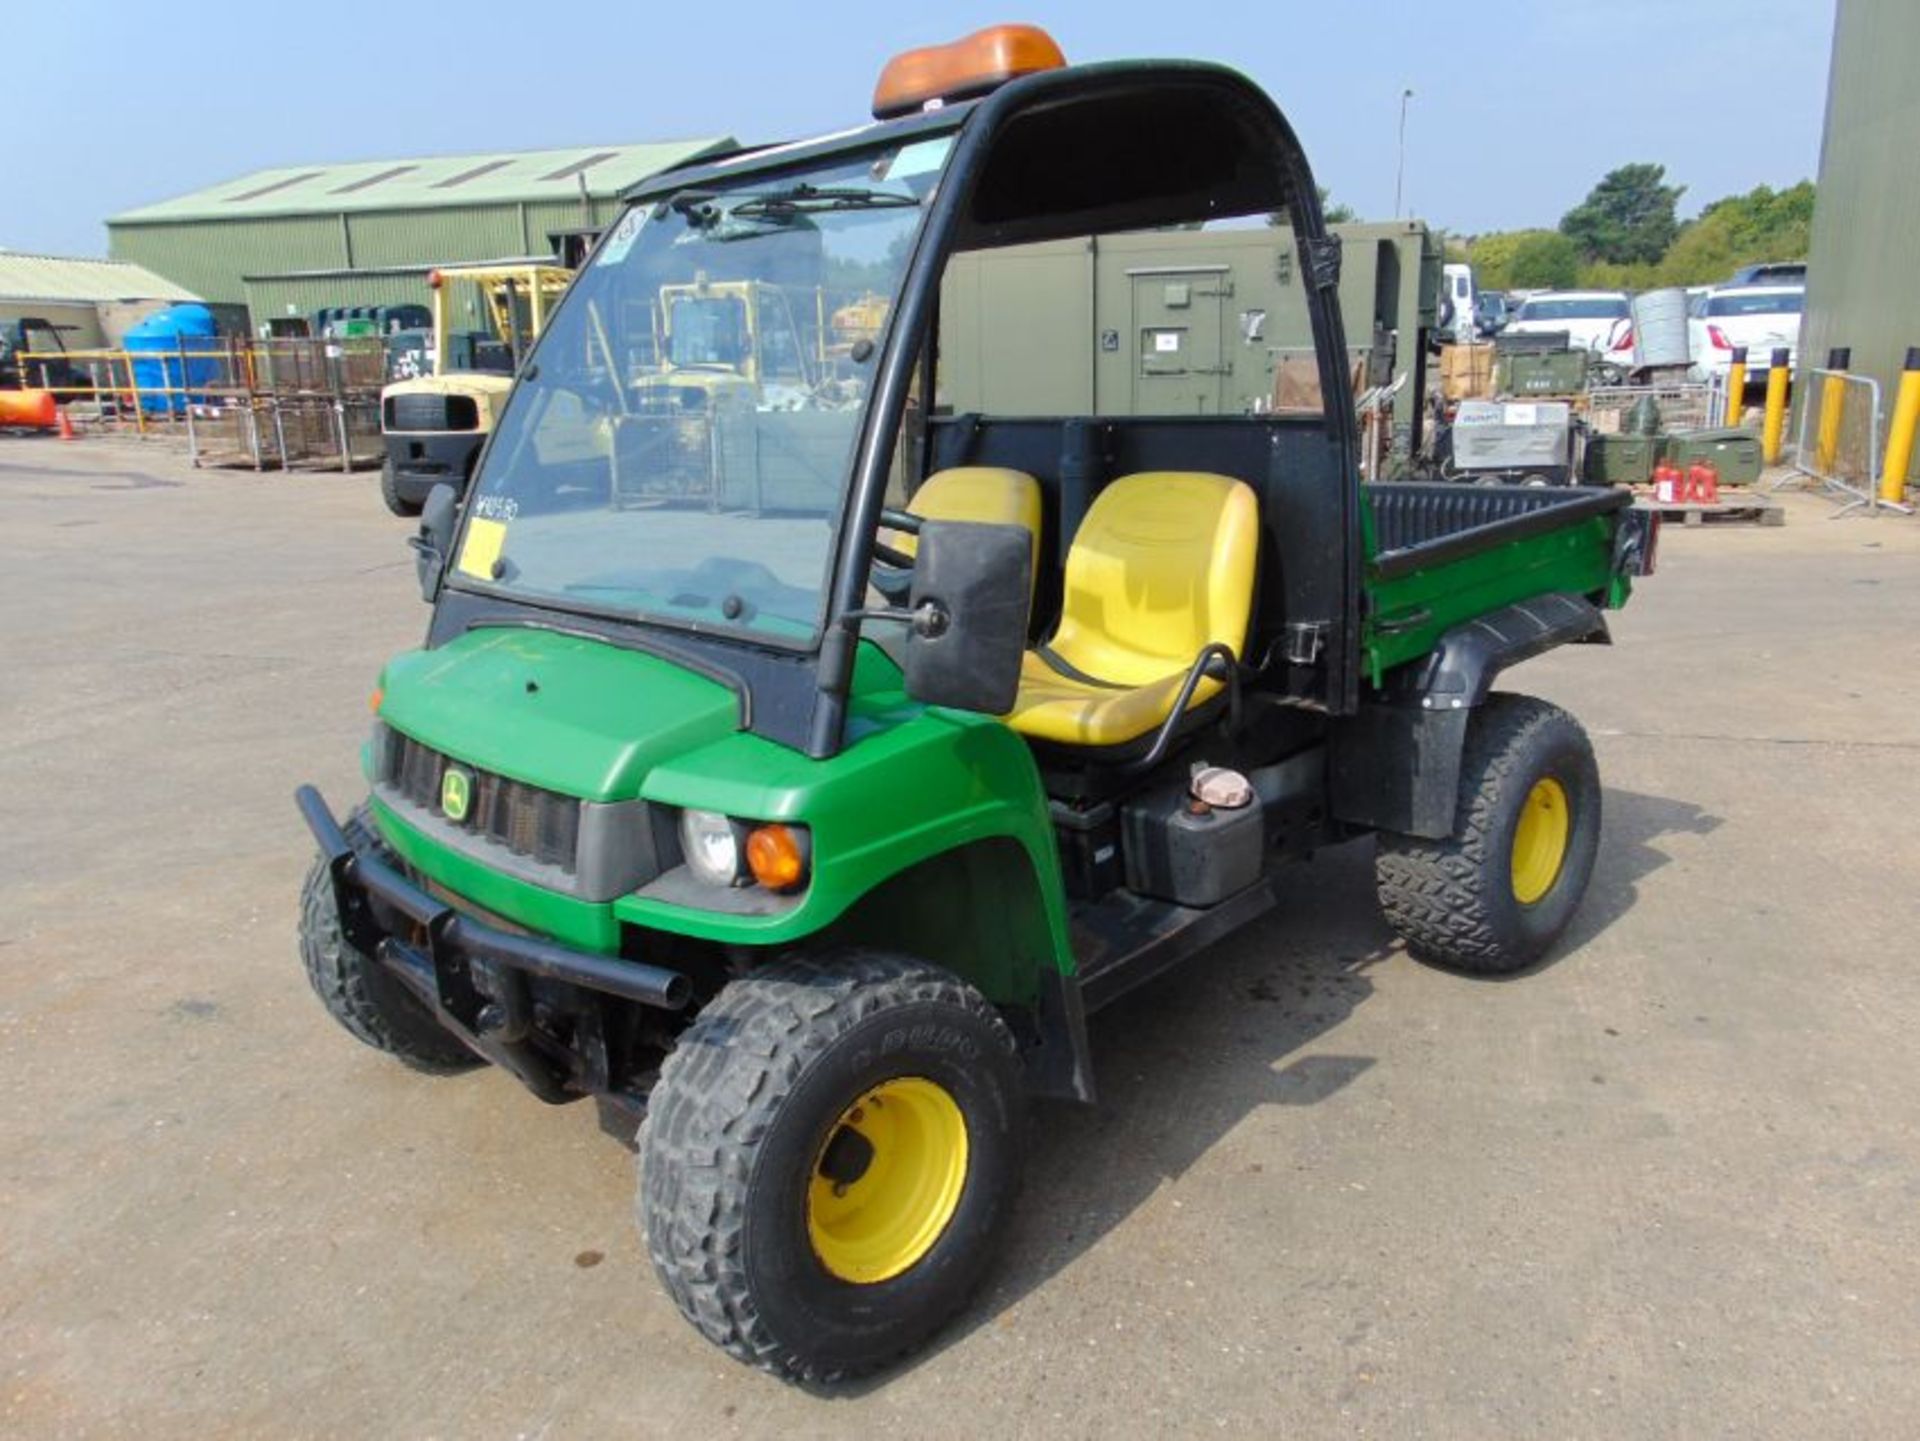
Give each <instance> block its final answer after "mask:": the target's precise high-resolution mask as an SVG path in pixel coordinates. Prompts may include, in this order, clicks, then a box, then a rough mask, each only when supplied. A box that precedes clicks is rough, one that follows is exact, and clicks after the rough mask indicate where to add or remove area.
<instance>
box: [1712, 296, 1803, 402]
mask: <svg viewBox="0 0 1920 1441" xmlns="http://www.w3.org/2000/svg"><path fill="white" fill-rule="evenodd" d="M1806 294H1807V293H1806V291H1805V290H1803V289H1802V288H1801V287H1800V286H1798V285H1723V286H1721V287H1719V288H1718V289H1716V290H1712V291H1709V292H1708V293H1707V295H1706V296H1705V297H1704V298H1703V299H1701V300H1700V301H1698V302H1697V303H1696V304H1695V305H1694V307H1693V309H1692V310H1691V311H1690V312H1689V313H1688V316H1687V346H1688V351H1689V353H1690V354H1691V355H1692V357H1693V369H1694V373H1695V374H1696V375H1698V376H1699V377H1700V378H1701V379H1702V380H1711V379H1714V378H1715V377H1718V376H1722V375H1725V374H1726V372H1727V367H1728V366H1729V365H1731V364H1732V363H1733V350H1734V347H1735V346H1737V345H1744V346H1745V347H1746V348H1747V366H1748V370H1747V373H1748V374H1749V375H1751V376H1754V377H1755V378H1758V377H1759V376H1760V375H1761V374H1762V373H1763V372H1764V371H1765V369H1766V366H1767V358H1768V356H1769V355H1770V354H1771V353H1772V352H1773V351H1775V350H1777V349H1779V348H1780V347H1782V346H1785V347H1786V349H1787V352H1788V363H1789V364H1791V363H1793V362H1794V361H1795V360H1797V359H1798V355H1799V345H1800V311H1801V308H1802V306H1803V305H1804V303H1805V301H1806Z"/></svg>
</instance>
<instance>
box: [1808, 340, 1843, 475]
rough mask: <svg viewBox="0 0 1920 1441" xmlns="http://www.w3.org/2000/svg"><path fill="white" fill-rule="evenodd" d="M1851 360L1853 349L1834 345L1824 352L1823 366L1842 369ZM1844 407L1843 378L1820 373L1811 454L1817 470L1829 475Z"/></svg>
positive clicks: (1837, 446)
mask: <svg viewBox="0 0 1920 1441" xmlns="http://www.w3.org/2000/svg"><path fill="white" fill-rule="evenodd" d="M1851 364H1853V351H1852V350H1850V349H1848V348H1847V347H1846V346H1844V345H1836V346H1834V348H1833V349H1832V350H1829V351H1828V352H1827V370H1828V371H1829V372H1836V371H1845V370H1846V368H1847V367H1848V366H1849V365H1851ZM1846 407H1847V378H1846V376H1845V375H1844V374H1833V373H1829V374H1827V375H1823V376H1821V377H1820V430H1819V434H1818V436H1817V437H1816V438H1815V440H1814V447H1813V454H1814V458H1815V461H1816V462H1817V464H1818V465H1819V467H1820V474H1822V475H1832V474H1833V462H1834V460H1835V458H1836V457H1838V455H1839V454H1840V417H1841V413H1842V412H1843V411H1844V410H1845V409H1846Z"/></svg>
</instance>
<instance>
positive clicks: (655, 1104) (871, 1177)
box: [638, 951, 1025, 1382]
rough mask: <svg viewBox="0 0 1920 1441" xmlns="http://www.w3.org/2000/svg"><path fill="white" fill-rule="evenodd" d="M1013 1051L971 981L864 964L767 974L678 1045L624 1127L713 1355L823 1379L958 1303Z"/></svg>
mask: <svg viewBox="0 0 1920 1441" xmlns="http://www.w3.org/2000/svg"><path fill="white" fill-rule="evenodd" d="M1024 1130H1025V1101H1024V1096H1023V1094H1022V1084H1021V1075H1020V1067H1019V1062H1018V1058H1017V1055H1016V1052H1015V1046H1014V1040H1013V1037H1012V1035H1011V1033H1010V1032H1009V1031H1008V1030H1007V1027H1006V1025H1005V1023H1004V1022H1003V1021H1002V1020H1001V1019H1000V1017H999V1015H998V1013H997V1012H995V1011H994V1009H993V1007H992V1006H991V1005H989V1004H988V1003H987V1001H986V1000H985V999H984V998H982V997H981V996H980V994H979V993H978V992H976V991H975V990H974V989H973V988H972V987H971V986H968V985H966V984H965V983H964V982H962V981H960V980H959V979H957V978H956V977H954V976H952V975H950V974H949V973H947V972H945V971H942V970H940V969H938V968H936V967H933V966H929V965H926V964H923V963H921V962H918V961H914V960H910V959H907V958H904V957H896V956H889V955H883V954H879V953H876V952H872V951H840V952H836V953H832V954H829V955H825V956H821V957H819V958H810V959H799V960H789V961H784V962H780V963H776V964H773V965H769V966H767V967H766V968H765V969H764V970H761V971H758V972H756V973H755V974H753V975H752V976H749V977H747V978H745V979H741V980H736V981H733V982H732V983H730V984H729V985H728V986H727V987H726V989H725V990H723V991H722V992H721V993H720V995H719V996H718V997H716V998H715V999H714V1001H713V1002H712V1003H711V1004H709V1005H708V1006H707V1007H706V1009H705V1010H703V1011H702V1012H701V1013H700V1016H699V1018H698V1019H697V1020H696V1021H695V1022H694V1023H693V1025H692V1026H690V1027H689V1028H688V1029H687V1031H686V1033H685V1034H684V1035H683V1036H682V1037H681V1038H680V1041H679V1043H678V1044H677V1045H676V1047H675V1048H674V1051H673V1053H672V1055H670V1056H669V1057H668V1058H667V1062H666V1064H665V1066H664V1067H663V1068H662V1071H661V1076H660V1081H659V1084H658V1085H657V1086H656V1087H655V1089H654V1092H653V1095H652V1097H651V1099H650V1101H649V1103H648V1107H647V1119H646V1122H645V1124H644V1125H643V1126H642V1128H641V1132H640V1188H639V1205H638V1210H639V1219H640V1224H641V1227H642V1229H643V1230H644V1231H645V1233H646V1238H647V1250H648V1254H649V1255H650V1256H651V1257H652V1260H653V1264H654V1269H655V1270H656V1271H658V1272H659V1275H660V1279H661V1282H662V1283H663V1284H664V1285H665V1287H666V1289H667V1292H668V1294H669V1295H671V1296H672V1297H673V1300H674V1303H675V1304H676V1305H677V1306H678V1307H679V1308H680V1311H681V1313H682V1314H683V1315H684V1316H685V1317H686V1318H687V1319H688V1320H689V1321H691V1322H692V1323H693V1324H694V1326H695V1327H697V1328H698V1329H699V1330H700V1331H701V1333H702V1334H704V1335H705V1336H706V1337H707V1338H708V1339H709V1340H711V1341H713V1342H714V1343H716V1344H717V1345H719V1346H720V1347H722V1348H723V1349H725V1350H726V1351H727V1352H728V1353H729V1354H731V1355H733V1356H735V1357H737V1358H739V1359H740V1360H743V1361H747V1362H750V1363H752V1364H754V1365H756V1366H759V1367H761V1368H763V1369H765V1370H768V1371H771V1372H773V1373H775V1374H776V1375H779V1376H783V1377H785V1378H787V1379H789V1380H796V1381H813V1382H831V1381H838V1380H843V1379H846V1378H848V1377H851V1376H856V1375H859V1374H861V1373H864V1372H868V1371H872V1370H875V1369H877V1368H878V1367H880V1366H883V1365H885V1364H886V1363H887V1362H889V1361H891V1360H893V1359H894V1358H896V1357H898V1356H900V1355H902V1354H904V1353H905V1352H907V1351H909V1350H912V1349H913V1348H914V1347H916V1346H918V1345H919V1344H920V1343H921V1342H922V1341H924V1340H925V1339H926V1338H927V1337H928V1336H929V1335H930V1334H931V1333H932V1332H933V1331H934V1330H935V1329H937V1328H938V1327H939V1326H940V1325H941V1324H943V1323H944V1322H945V1321H946V1320H948V1318H950V1317H951V1316H952V1315H953V1314H954V1313H955V1312H956V1311H958V1310H959V1309H960V1307H961V1306H963V1305H964V1304H965V1303H966V1300H967V1298H968V1297H969V1296H970V1295H971V1294H972V1292H973V1289H974V1287H975V1285H976V1284H977V1283H978V1282H979V1280H980V1278H981V1276H982V1275H983V1274H984V1273H985V1271H986V1268H987V1264H988V1262H989V1260H990V1259H991V1256H992V1253H993V1250H994V1245H995V1242H996V1241H997V1239H998V1236H999V1233H1000V1230H1001V1227H1002V1224H1003V1223H1004V1221H1005V1220H1006V1217H1007V1215H1008V1214H1009V1212H1010V1211H1011V1209H1012V1203H1013V1198H1014V1195H1015V1193H1016V1191H1017V1189H1018V1185H1019V1180H1020V1173H1021V1163H1022V1155H1021V1152H1022V1142H1023V1138H1024Z"/></svg>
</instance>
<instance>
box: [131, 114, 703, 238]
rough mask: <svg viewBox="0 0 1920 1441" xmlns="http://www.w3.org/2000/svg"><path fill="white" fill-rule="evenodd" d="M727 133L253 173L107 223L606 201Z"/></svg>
mask: <svg viewBox="0 0 1920 1441" xmlns="http://www.w3.org/2000/svg"><path fill="white" fill-rule="evenodd" d="M733 144H734V142H733V140H732V138H731V137H729V136H713V137H710V138H696V139H692V140H663V141H656V142H652V143H647V144H638V145H609V146H605V147H602V148H600V149H597V150H594V149H585V148H583V147H581V146H577V145H576V146H568V147H567V148H565V149H562V150H524V151H493V152H491V153H481V154H470V155H437V156H428V157H415V158H412V159H395V160H359V161H353V162H350V163H343V164H338V165H306V166H286V167H284V168H280V169H274V170H260V171H256V172H254V173H253V174H251V175H242V176H238V177H236V178H234V179H231V180H227V181H224V182H222V183H221V184H219V185H210V186H208V187H206V188H205V189H203V190H196V191H194V192H192V193H190V194H187V195H181V196H177V197H176V198H174V199H172V200H162V201H159V202H157V203H156V204H153V205H142V206H137V207H135V208H133V209H131V210H123V211H121V212H120V213H119V214H118V215H115V216H113V217H112V218H111V219H110V220H109V221H108V222H107V223H108V224H109V225H121V224H140V223H144V222H149V221H176V220H230V219H234V218H236V217H239V216H249V217H251V216H274V215H309V214H324V215H335V214H338V213H340V212H341V211H343V210H345V211H356V210H410V209H429V208H431V209H438V208H443V207H446V206H452V205H478V204H489V203H492V204H499V203H503V202H504V203H509V204H511V203H515V202H519V201H538V200H570V199H574V198H576V197H577V196H578V195H579V193H580V186H581V185H582V183H583V182H584V184H585V188H586V192H587V194H588V195H589V196H592V197H601V198H611V197H613V196H616V195H618V194H619V193H620V192H621V191H622V190H624V189H626V188H627V187H628V186H630V185H633V184H634V183H636V182H637V181H640V180H643V179H645V178H646V177H647V176H649V175H652V174H654V173H656V172H657V171H661V170H665V169H668V168H669V167H671V166H675V165H680V164H684V163H685V162H687V161H689V160H693V159H697V158H698V157H700V156H703V155H711V154H716V153H719V152H721V151H723V150H728V149H731V148H732V147H733Z"/></svg>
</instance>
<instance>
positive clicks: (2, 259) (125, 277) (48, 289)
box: [0, 250, 200, 302]
mask: <svg viewBox="0 0 1920 1441" xmlns="http://www.w3.org/2000/svg"><path fill="white" fill-rule="evenodd" d="M199 298H200V297H199V296H197V295H195V294H194V293H193V292H192V291H191V290H183V289H181V288H180V287H179V286H178V285H175V284H174V283H173V282H172V281H171V280H162V279H161V278H160V277H159V276H157V275H155V274H154V273H153V272H152V271H151V270H149V269H147V268H146V266H144V265H135V264H134V263H133V262H132V261H130V260H79V259H74V258H72V257H69V256H65V255H27V254H23V253H22V252H20V251H15V250H0V301H7V302H13V301H17V300H74V301H90V300H198V299H199Z"/></svg>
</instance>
